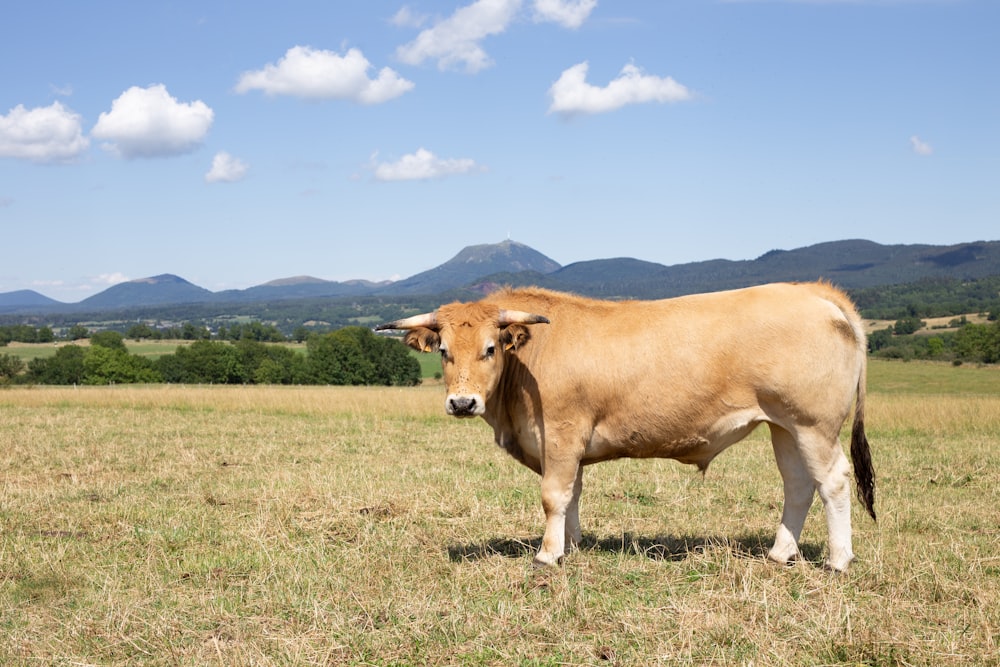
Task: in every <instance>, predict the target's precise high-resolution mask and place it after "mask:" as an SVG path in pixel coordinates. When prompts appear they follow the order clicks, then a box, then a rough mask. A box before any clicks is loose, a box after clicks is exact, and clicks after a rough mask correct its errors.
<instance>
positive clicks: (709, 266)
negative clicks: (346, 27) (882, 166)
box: [482, 240, 1000, 299]
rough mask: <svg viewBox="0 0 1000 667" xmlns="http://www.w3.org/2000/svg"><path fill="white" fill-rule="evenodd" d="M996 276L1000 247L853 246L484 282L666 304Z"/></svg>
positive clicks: (608, 265)
mask: <svg viewBox="0 0 1000 667" xmlns="http://www.w3.org/2000/svg"><path fill="white" fill-rule="evenodd" d="M993 275H1000V241H978V242H975V243H963V244H960V245H955V246H932V245H891V246H886V245H880V244H878V243H873V242H872V241H864V240H848V241H834V242H830V243H820V244H818V245H813V246H808V247H806V248H798V249H795V250H772V251H770V252H767V253H765V254H763V255H761V256H760V257H758V258H757V259H752V260H738V261H733V260H726V259H714V260H708V261H704V262H692V263H690V264H678V265H674V266H664V265H662V264H655V263H651V262H641V261H639V260H635V259H628V258H623V259H599V260H592V261H586V262H577V263H575V264H569V265H567V266H564V267H563V268H561V269H560V270H558V271H555V272H553V273H550V274H548V275H544V276H518V275H516V274H515V275H504V276H486V277H484V279H483V281H482V282H485V283H486V284H495V283H497V282H507V283H510V284H515V285H524V284H535V285H540V286H543V287H549V288H552V289H560V290H568V291H574V292H579V293H581V294H586V295H589V296H597V297H605V298H637V299H660V298H668V297H672V296H681V295H684V294H693V293H697V292H713V291H718V290H725V289H735V288H739V287H746V286H749V285H760V284H764V283H769V282H781V281H807V280H817V279H824V280H829V281H830V282H832V283H834V284H836V285H839V286H840V287H843V288H845V289H860V288H865V287H878V286H882V285H897V284H906V283H912V282H916V281H919V280H926V279H928V278H958V279H963V280H969V279H977V278H985V277H987V276H993Z"/></svg>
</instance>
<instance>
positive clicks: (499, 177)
mask: <svg viewBox="0 0 1000 667" xmlns="http://www.w3.org/2000/svg"><path fill="white" fill-rule="evenodd" d="M0 25H2V26H3V27H2V30H0V33H2V37H0V293H3V292H11V291H16V290H22V289H31V290H35V291H37V292H40V293H42V294H44V295H46V296H49V297H51V298H54V299H57V300H59V301H63V302H68V303H73V302H77V301H80V300H81V299H84V298H86V297H88V296H90V295H92V294H95V293H97V292H100V291H103V290H104V289H107V288H108V287H109V286H111V285H113V284H116V283H118V282H122V281H126V280H134V279H139V278H144V277H148V276H154V275H159V274H162V273H172V274H176V275H179V276H181V277H183V278H185V279H187V280H189V281H191V282H193V283H195V284H197V285H200V286H202V287H205V288H207V289H209V290H212V291H219V290H223V289H242V288H246V287H250V286H253V285H259V284H263V283H266V282H268V281H271V280H275V279H280V278H287V277H292V276H299V275H309V276H314V277H317V278H323V279H327V280H350V279H359V278H360V279H367V280H392V279H400V278H406V277H409V276H411V275H414V274H416V273H419V272H421V271H424V270H427V269H430V268H433V267H435V266H438V265H440V264H442V263H444V262H446V261H447V260H449V259H450V258H452V257H453V256H454V255H456V254H457V253H458V252H459V251H460V250H461V249H462V248H464V247H466V246H469V245H479V244H486V243H498V242H500V241H503V240H505V239H508V238H509V239H512V240H514V241H518V242H520V243H524V244H526V245H529V246H531V247H532V248H534V249H535V250H538V251H539V252H541V253H543V254H545V255H547V256H548V257H550V258H552V259H553V260H555V261H557V262H559V263H560V264H563V265H567V264H570V263H573V262H578V261H586V260H593V259H603V258H612V257H634V258H637V259H641V260H645V261H650V262H658V263H661V264H665V265H674V264H682V263H687V262H695V261H702V260H708V259H717V258H724V259H734V260H739V259H752V258H754V257H757V256H760V255H761V254H763V253H765V252H767V251H769V250H772V249H792V248H799V247H804V246H808V245H812V244H815V243H822V242H826V241H834V240H840V239H852V238H864V239H870V240H872V241H876V242H878V243H884V244H900V243H901V244H912V243H928V244H938V245H948V244H955V243H962V242H970V241H977V240H998V239H1000V74H998V68H1000V28H998V26H1000V2H997V0H657V1H656V2H653V1H650V0H614V1H612V0H452V1H431V0H406V1H397V0H367V1H365V2H361V1H360V0H356V1H349V0H340V1H337V2H333V1H330V0H316V1H313V0H288V1H287V2H283V3H274V2H266V3H265V2H256V1H252V0H239V1H237V0H229V1H224V0H218V1H207V0H198V1H186V0H175V1H172V2H161V1H157V0H150V1H148V2H146V1H144V2H134V1H133V0H121V1H105V0H95V1H94V2H77V1H75V0H72V1H71V0H63V1H56V0H33V1H32V2H18V3H6V6H4V7H3V8H2V9H0Z"/></svg>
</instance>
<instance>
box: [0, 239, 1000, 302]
mask: <svg viewBox="0 0 1000 667" xmlns="http://www.w3.org/2000/svg"><path fill="white" fill-rule="evenodd" d="M998 275H1000V241H976V242H973V243H961V244H957V245H952V246H934V245H882V244H879V243H874V242H872V241H866V240H859V239H853V240H846V241H832V242H829V243H820V244H817V245H813V246H808V247H805V248H796V249H793V250H771V251H770V252H767V253H764V254H763V255H761V256H760V257H757V258H756V259H748V260H728V259H712V260H707V261H702V262H691V263H687V264H677V265H673V266H665V265H663V264H657V263H655V262H646V261H642V260H638V259H633V258H628V257H623V258H617V259H595V260H588V261H583V262H576V263H574V264H569V265H567V266H560V265H559V264H558V263H557V262H555V261H553V260H551V259H549V258H548V257H546V256H545V255H543V254H542V253H540V252H538V251H537V250H534V249H532V248H530V247H528V246H526V245H524V244H522V243H517V242H515V241H510V240H507V241H503V242H502V243H495V244H486V245H475V246H469V247H467V248H464V249H462V250H461V251H460V252H459V253H458V254H457V255H455V256H454V257H453V258H451V259H450V260H448V261H447V262H445V263H444V264H441V265H440V266H438V267H436V268H433V269H430V270H428V271H424V272H422V273H418V274H416V275H414V276H411V277H410V278H407V279H405V280H400V281H396V282H383V283H373V282H368V281H363V280H354V281H346V282H334V281H328V280H321V279H319V278H313V277H311V276H296V277H292V278H284V279H281V280H274V281H271V282H268V283H264V284H262V285H257V286H254V287H250V288H247V289H243V290H226V291H222V292H211V291H209V290H206V289H204V288H202V287H198V286H197V285H194V284H192V283H190V282H188V281H186V280H184V279H183V278H180V277H178V276H175V275H171V274H164V275H159V276H153V277H151V278H143V279H141V280H133V281H131V282H127V283H122V284H119V285H115V286H113V287H110V288H108V289H107V290H105V291H103V292H101V293H99V294H95V295H94V296H92V297H90V298H88V299H84V300H83V301H81V302H79V303H76V304H63V303H60V302H58V301H54V300H52V299H49V298H48V297H45V296H43V295H41V294H38V293H37V292H33V291H30V290H23V291H19V292H8V293H6V294H0V314H3V315H13V314H15V313H17V314H38V313H53V314H54V313H84V312H86V313H101V312H105V311H114V310H122V309H129V308H133V309H148V307H150V306H153V307H166V306H178V307H179V306H182V305H191V306H192V307H193V306H194V305H198V304H201V305H204V306H205V307H206V308H210V309H211V310H217V308H216V305H223V304H234V305H236V304H244V305H242V306H240V307H241V308H243V309H246V308H248V307H252V306H253V305H254V304H258V303H259V304H268V303H277V302H291V301H294V300H300V301H303V302H304V301H305V300H312V302H313V305H311V306H309V307H310V308H313V307H314V306H315V304H319V303H326V304H329V303H332V302H334V301H336V300H337V299H360V298H371V299H377V300H391V299H392V298H394V297H399V298H407V299H412V298H416V297H426V299H425V300H426V301H428V302H434V301H436V300H438V299H440V298H443V297H442V295H443V294H444V293H446V292H447V293H449V294H448V296H447V298H463V299H465V298H475V297H476V296H477V295H481V294H485V293H488V292H490V291H492V290H493V289H495V288H496V287H497V286H499V285H505V284H508V285H528V284H531V285H539V286H542V287H549V288H552V289H559V290H566V291H571V292H577V293H579V294H584V295H588V296H595V297H604V298H615V299H617V298H636V299H654V298H665V297H671V296H680V295H683V294H691V293H695V292H710V291H717V290H723V289H732V288H736V287H744V286H748V285H757V284H761V283H767V282H776V281H795V280H799V281H801V280H816V279H819V278H822V279H826V280H829V281H831V282H833V283H835V284H837V285H839V286H841V287H844V288H846V289H861V288H867V287H879V286H885V285H901V284H907V283H913V282H917V281H920V280H924V279H929V278H953V279H960V280H974V279H978V278H985V277H987V276H998ZM175 310H176V309H175ZM180 310H183V308H181V309H180ZM256 310H259V309H255V312H256Z"/></svg>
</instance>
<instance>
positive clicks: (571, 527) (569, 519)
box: [566, 465, 583, 551]
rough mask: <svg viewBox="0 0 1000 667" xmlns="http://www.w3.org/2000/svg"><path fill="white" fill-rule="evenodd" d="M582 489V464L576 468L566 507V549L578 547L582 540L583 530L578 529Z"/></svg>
mask: <svg viewBox="0 0 1000 667" xmlns="http://www.w3.org/2000/svg"><path fill="white" fill-rule="evenodd" d="M582 491H583V466H582V465H580V466H578V467H577V469H576V482H575V483H574V484H573V497H572V498H571V499H570V501H569V507H568V508H566V549H567V550H570V551H572V550H573V549H577V548H579V547H580V542H582V541H583V531H582V530H581V529H580V493H581V492H582Z"/></svg>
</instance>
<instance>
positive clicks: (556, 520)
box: [535, 460, 583, 565]
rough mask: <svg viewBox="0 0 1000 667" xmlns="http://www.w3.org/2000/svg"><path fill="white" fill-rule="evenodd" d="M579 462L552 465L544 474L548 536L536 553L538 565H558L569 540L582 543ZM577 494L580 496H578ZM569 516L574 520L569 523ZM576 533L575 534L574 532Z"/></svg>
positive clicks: (543, 504) (543, 498)
mask: <svg viewBox="0 0 1000 667" xmlns="http://www.w3.org/2000/svg"><path fill="white" fill-rule="evenodd" d="M580 469H581V466H580V463H579V461H577V460H572V461H560V462H549V463H548V464H547V465H546V466H545V469H544V471H543V472H542V509H544V510H545V535H544V536H543V537H542V547H541V549H539V550H538V553H537V554H535V564H536V565H555V564H557V563H558V562H559V561H560V560H561V559H562V557H563V555H564V554H565V552H566V538H567V536H568V537H569V541H570V543H572V542H573V541H577V542H578V541H579V539H580V538H579V533H580V517H579V508H578V505H577V502H578V501H579V498H580V496H579V492H578V490H577V489H578V484H577V481H578V480H579V482H580V485H579V486H581V487H582V483H583V479H582V477H581V476H580V475H579V472H580ZM575 491H576V493H574V492H575ZM567 514H569V516H570V521H569V523H567ZM571 531H572V532H571Z"/></svg>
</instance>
